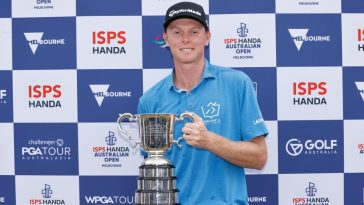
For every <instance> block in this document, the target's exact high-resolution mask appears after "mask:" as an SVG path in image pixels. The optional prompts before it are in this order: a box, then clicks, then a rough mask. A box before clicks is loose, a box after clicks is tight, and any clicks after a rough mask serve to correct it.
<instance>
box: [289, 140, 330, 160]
mask: <svg viewBox="0 0 364 205" xmlns="http://www.w3.org/2000/svg"><path fill="white" fill-rule="evenodd" d="M286 152H287V154H289V155H291V156H299V155H302V154H303V155H330V154H337V140H321V139H316V140H312V139H307V140H305V141H303V140H299V139H296V138H293V139H290V140H288V141H287V143H286Z"/></svg>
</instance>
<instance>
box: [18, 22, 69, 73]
mask: <svg viewBox="0 0 364 205" xmlns="http://www.w3.org/2000/svg"><path fill="white" fill-rule="evenodd" d="M13 68H14V69H72V68H73V69H75V68H76V18H75V17H63V18H19V19H13Z"/></svg>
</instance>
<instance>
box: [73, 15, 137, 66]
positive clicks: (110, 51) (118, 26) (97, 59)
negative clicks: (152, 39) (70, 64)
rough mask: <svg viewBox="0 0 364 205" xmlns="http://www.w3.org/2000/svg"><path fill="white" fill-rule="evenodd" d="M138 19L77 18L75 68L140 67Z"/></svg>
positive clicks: (129, 17) (119, 17)
mask: <svg viewBox="0 0 364 205" xmlns="http://www.w3.org/2000/svg"><path fill="white" fill-rule="evenodd" d="M141 48H142V18H141V16H98V17H96V16H93V17H89V16H86V17H77V68H79V69H101V68H108V69H119V68H128V69H135V68H139V69H140V68H141V67H142V49H141Z"/></svg>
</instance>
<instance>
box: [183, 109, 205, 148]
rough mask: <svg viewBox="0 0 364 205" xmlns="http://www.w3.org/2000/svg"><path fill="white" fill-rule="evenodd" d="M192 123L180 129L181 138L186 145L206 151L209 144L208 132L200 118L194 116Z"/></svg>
mask: <svg viewBox="0 0 364 205" xmlns="http://www.w3.org/2000/svg"><path fill="white" fill-rule="evenodd" d="M194 118H195V122H194V123H186V124H185V126H184V127H183V128H182V132H183V137H184V139H185V141H186V143H187V144H189V145H191V146H194V147H199V148H204V149H206V148H207V146H208V144H209V143H210V140H211V138H210V137H209V131H208V130H207V128H206V126H205V123H204V122H203V120H202V118H201V117H199V116H198V115H194Z"/></svg>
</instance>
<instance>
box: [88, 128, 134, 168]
mask: <svg viewBox="0 0 364 205" xmlns="http://www.w3.org/2000/svg"><path fill="white" fill-rule="evenodd" d="M104 141H105V144H106V145H101V146H94V147H92V153H93V156H94V157H95V158H98V159H102V163H101V166H102V167H121V166H122V164H121V162H120V161H121V159H122V158H125V157H129V147H124V146H115V145H116V142H117V138H116V137H115V133H114V132H112V131H109V133H108V135H107V136H106V137H105V140H104Z"/></svg>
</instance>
